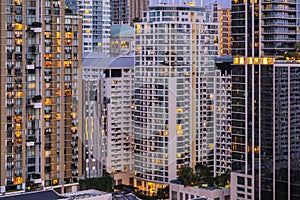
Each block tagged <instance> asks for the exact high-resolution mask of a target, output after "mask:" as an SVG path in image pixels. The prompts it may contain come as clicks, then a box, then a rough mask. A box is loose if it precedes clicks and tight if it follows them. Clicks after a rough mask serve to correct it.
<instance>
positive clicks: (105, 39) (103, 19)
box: [65, 0, 110, 53]
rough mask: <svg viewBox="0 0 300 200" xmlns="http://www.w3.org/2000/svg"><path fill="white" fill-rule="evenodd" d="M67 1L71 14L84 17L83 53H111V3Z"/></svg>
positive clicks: (107, 0) (91, 0) (106, 0)
mask: <svg viewBox="0 0 300 200" xmlns="http://www.w3.org/2000/svg"><path fill="white" fill-rule="evenodd" d="M65 1H66V6H67V8H68V11H69V12H72V13H73V14H78V15H80V16H82V19H83V20H82V24H83V25H82V37H83V39H82V44H83V46H82V48H83V52H92V51H103V52H105V53H109V43H110V41H109V37H110V1H109V0H103V1H93V0H84V1H83V0H65Z"/></svg>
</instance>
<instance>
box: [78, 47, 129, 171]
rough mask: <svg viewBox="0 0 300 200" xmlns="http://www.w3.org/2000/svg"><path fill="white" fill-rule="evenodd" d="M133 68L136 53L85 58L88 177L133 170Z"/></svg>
mask: <svg viewBox="0 0 300 200" xmlns="http://www.w3.org/2000/svg"><path fill="white" fill-rule="evenodd" d="M133 66H134V57H133V52H127V53H124V54H122V55H120V56H119V57H115V58H111V57H109V56H108V55H104V54H103V53H100V52H93V53H88V54H87V55H85V59H84V62H83V82H84V83H83V84H84V96H83V98H84V100H83V102H84V119H83V120H84V121H83V125H84V130H85V140H84V141H85V155H86V157H85V160H86V163H85V169H86V176H87V177H99V176H102V174H103V172H108V173H115V172H117V171H121V172H132V170H133V144H132V143H133V137H132V116H131V106H132V94H133Z"/></svg>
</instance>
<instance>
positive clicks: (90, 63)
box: [82, 51, 134, 68]
mask: <svg viewBox="0 0 300 200" xmlns="http://www.w3.org/2000/svg"><path fill="white" fill-rule="evenodd" d="M89 54H91V55H89ZM89 54H87V55H86V57H85V58H84V60H83V62H82V66H83V68H110V67H112V68H116V67H133V66H134V52H133V51H130V52H126V53H124V54H122V55H120V56H119V57H116V58H114V57H109V56H108V55H106V56H105V55H101V54H99V55H98V56H97V54H95V52H92V53H89Z"/></svg>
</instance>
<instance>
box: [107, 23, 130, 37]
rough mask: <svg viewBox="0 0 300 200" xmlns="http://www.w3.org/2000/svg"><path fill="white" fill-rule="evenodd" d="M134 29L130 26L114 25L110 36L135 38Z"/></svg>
mask: <svg viewBox="0 0 300 200" xmlns="http://www.w3.org/2000/svg"><path fill="white" fill-rule="evenodd" d="M134 33H135V31H134V28H133V27H132V26H129V25H112V26H111V29H110V34H111V36H112V37H117V36H119V37H132V38H133V37H134Z"/></svg>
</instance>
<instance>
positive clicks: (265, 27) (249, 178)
mask: <svg viewBox="0 0 300 200" xmlns="http://www.w3.org/2000/svg"><path fill="white" fill-rule="evenodd" d="M231 12H232V33H231V34H232V37H233V44H232V54H233V56H234V65H233V66H232V173H231V186H232V188H231V197H232V198H234V199H264V200H265V199H266V200H269V199H272V200H273V199H299V198H300V193H299V191H300V190H299V189H300V185H299V176H298V174H299V169H298V167H296V165H297V164H296V163H298V161H299V160H298V156H297V155H299V149H298V148H297V146H298V145H297V143H298V140H297V138H298V133H299V131H298V128H297V127H298V126H297V125H296V124H298V118H299V116H298V107H299V101H298V96H299V90H298V89H297V88H296V85H297V84H298V83H297V81H299V79H298V77H299V71H298V69H299V68H298V67H299V64H297V62H298V61H289V60H290V58H288V60H287V59H286V58H285V57H286V56H288V55H286V53H287V52H297V48H296V47H295V43H296V42H297V41H299V35H298V31H297V30H298V29H299V25H298V24H299V22H298V21H299V19H298V18H297V15H298V14H297V13H298V12H299V9H298V7H297V2H296V1H280V2H275V1H261V2H255V1H254V2H252V1H239V0H238V1H233V2H232V9H231ZM245 13H247V14H245Z"/></svg>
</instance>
